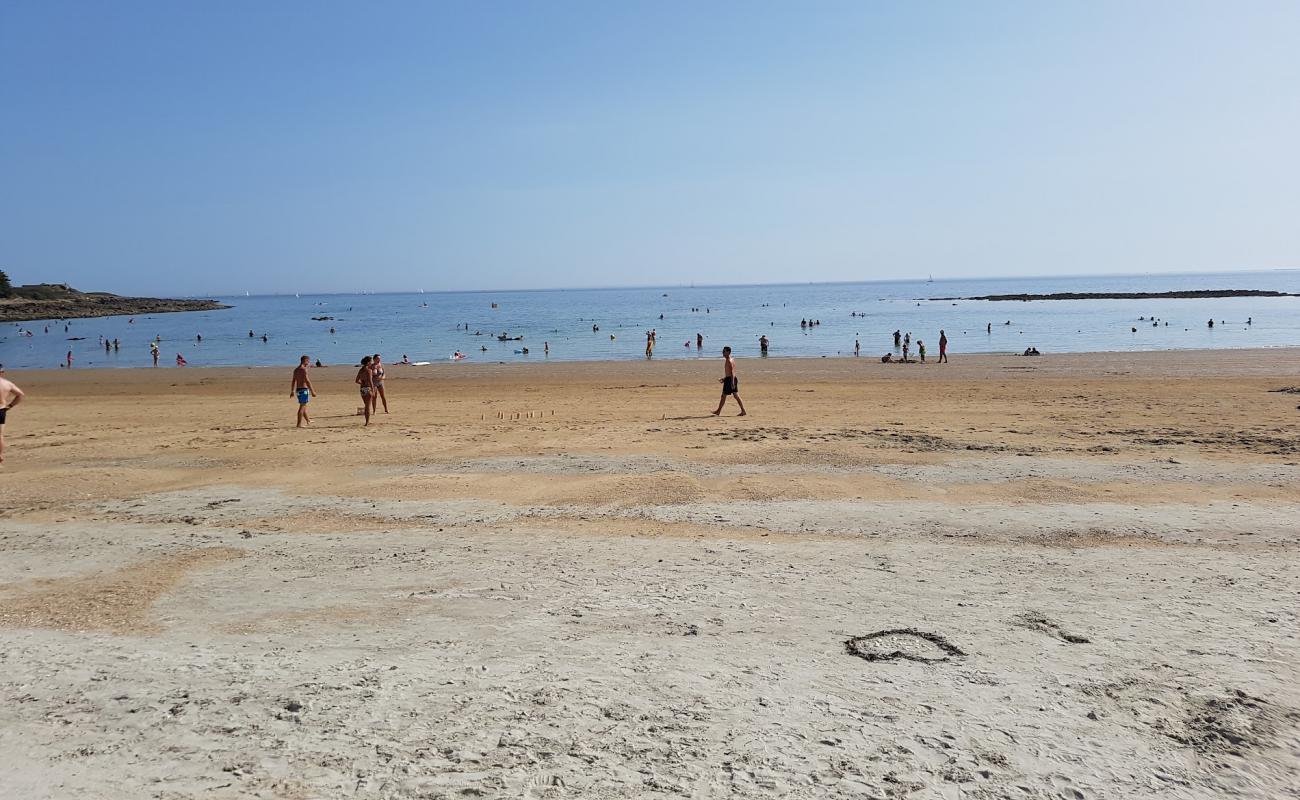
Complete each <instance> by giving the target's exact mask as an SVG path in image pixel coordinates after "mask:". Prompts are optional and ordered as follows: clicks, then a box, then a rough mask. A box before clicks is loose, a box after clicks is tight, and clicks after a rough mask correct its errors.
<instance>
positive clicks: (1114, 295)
mask: <svg viewBox="0 0 1300 800" xmlns="http://www.w3.org/2000/svg"><path fill="white" fill-rule="evenodd" d="M1214 297H1300V295H1296V294H1292V293H1290V292H1274V291H1269V290H1266V289H1190V290H1188V291H1182V292H1057V293H1055V294H986V295H982V296H980V297H931V298H930V299H931V300H1021V301H1026V302H1027V301H1029V300H1155V299H1160V298H1164V299H1174V300H1197V299H1209V298H1214Z"/></svg>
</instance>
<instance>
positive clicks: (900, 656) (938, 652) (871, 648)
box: [844, 628, 966, 664]
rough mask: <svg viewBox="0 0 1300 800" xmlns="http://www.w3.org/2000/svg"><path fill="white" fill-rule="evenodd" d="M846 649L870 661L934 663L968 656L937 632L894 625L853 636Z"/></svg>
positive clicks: (846, 644) (845, 644)
mask: <svg viewBox="0 0 1300 800" xmlns="http://www.w3.org/2000/svg"><path fill="white" fill-rule="evenodd" d="M844 649H845V651H846V652H847V653H848V654H849V655H852V656H857V657H858V658H862V659H866V660H867V661H897V660H904V661H918V662H920V663H922V664H935V663H939V662H942V661H948V660H950V659H951V658H954V657H961V656H964V655H966V654H965V653H963V652H962V651H961V649H960V648H958V647H957V646H956V645H953V644H952V643H951V642H949V641H948V640H947V639H945V638H944V637H942V636H940V635H939V634H937V633H928V632H926V631H919V630H917V629H915V628H893V629H890V630H884V631H876V632H874V633H868V634H866V635H865V636H854V637H853V638H852V639H849V640H848V641H846V642H845V643H844Z"/></svg>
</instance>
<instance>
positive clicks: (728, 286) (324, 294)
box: [123, 267, 1300, 298]
mask: <svg viewBox="0 0 1300 800" xmlns="http://www.w3.org/2000/svg"><path fill="white" fill-rule="evenodd" d="M1271 272H1300V267H1264V268H1251V269H1239V270H1191V271H1177V272H1084V273H1071V274H1064V275H991V276H980V277H971V278H953V277H945V278H932V279H927V278H876V279H871V280H856V281H854V280H839V281H783V282H776V283H675V284H667V283H665V284H657V285H656V284H636V285H603V286H549V287H535V286H534V287H519V288H514V289H506V288H493V289H424V288H422V287H420V288H415V289H384V290H379V291H365V290H361V291H324V292H317V291H307V292H305V294H307V296H309V297H339V296H356V295H406V294H421V293H425V294H490V293H494V292H501V293H506V292H601V291H636V290H650V289H754V288H763V287H783V286H860V285H870V284H899V283H919V284H927V283H954V282H959V281H1011V280H1044V279H1047V280H1055V279H1061V280H1064V279H1069V278H1136V277H1143V276H1157V275H1158V276H1175V275H1250V274H1261V273H1271ZM291 294H293V295H302V294H304V292H302V291H301V290H300V291H297V292H292V291H281V292H256V293H248V294H240V293H238V292H235V293H227V294H211V293H200V294H179V297H180V298H237V297H245V296H247V297H287V296H289V295H291ZM123 296H125V295H123Z"/></svg>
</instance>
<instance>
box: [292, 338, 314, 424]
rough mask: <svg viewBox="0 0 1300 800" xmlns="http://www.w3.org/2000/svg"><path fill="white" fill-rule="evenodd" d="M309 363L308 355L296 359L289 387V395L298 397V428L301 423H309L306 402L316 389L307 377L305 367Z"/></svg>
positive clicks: (309, 418)
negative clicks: (296, 366)
mask: <svg viewBox="0 0 1300 800" xmlns="http://www.w3.org/2000/svg"><path fill="white" fill-rule="evenodd" d="M310 365H311V357H310V356H303V357H302V358H300V359H298V368H297V369H295V370H294V371H293V386H292V387H291V388H290V389H289V396H290V397H294V396H297V398H298V427H299V428H301V427H302V426H303V423H306V424H308V425H310V424H311V417H309V416H307V403H308V402H309V401H310V400H311V398H313V397H315V396H316V390H315V389H313V388H311V378H308V377H307V367H308V366H310Z"/></svg>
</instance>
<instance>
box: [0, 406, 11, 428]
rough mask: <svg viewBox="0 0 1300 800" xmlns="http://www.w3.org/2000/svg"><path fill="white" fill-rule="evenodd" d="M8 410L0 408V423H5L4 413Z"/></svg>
mask: <svg viewBox="0 0 1300 800" xmlns="http://www.w3.org/2000/svg"><path fill="white" fill-rule="evenodd" d="M8 412H9V409H8V408H0V425H3V424H5V414H7V413H8Z"/></svg>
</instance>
